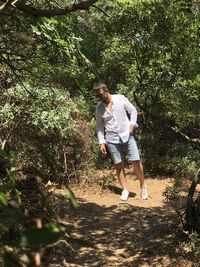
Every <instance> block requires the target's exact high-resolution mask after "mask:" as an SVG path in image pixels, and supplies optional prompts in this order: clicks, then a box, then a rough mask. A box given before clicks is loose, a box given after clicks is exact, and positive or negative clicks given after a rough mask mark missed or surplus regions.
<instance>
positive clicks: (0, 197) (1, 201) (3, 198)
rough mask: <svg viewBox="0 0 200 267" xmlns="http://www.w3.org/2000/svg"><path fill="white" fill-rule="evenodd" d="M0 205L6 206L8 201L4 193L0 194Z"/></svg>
mask: <svg viewBox="0 0 200 267" xmlns="http://www.w3.org/2000/svg"><path fill="white" fill-rule="evenodd" d="M0 204H2V205H3V206H8V201H7V198H6V196H5V194H4V193H2V192H0Z"/></svg>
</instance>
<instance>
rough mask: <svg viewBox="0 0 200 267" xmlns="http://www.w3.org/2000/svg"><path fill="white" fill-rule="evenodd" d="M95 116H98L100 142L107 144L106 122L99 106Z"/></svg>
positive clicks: (97, 126)
mask: <svg viewBox="0 0 200 267" xmlns="http://www.w3.org/2000/svg"><path fill="white" fill-rule="evenodd" d="M95 116H96V128H97V138H98V141H99V144H105V143H106V140H105V129H104V123H103V119H102V117H101V116H100V114H99V112H98V109H97V108H96V112H95Z"/></svg>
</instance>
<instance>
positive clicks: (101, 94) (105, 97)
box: [96, 88, 110, 104]
mask: <svg viewBox="0 0 200 267" xmlns="http://www.w3.org/2000/svg"><path fill="white" fill-rule="evenodd" d="M96 97H97V98H99V99H100V100H101V101H102V102H103V103H105V104H109V103H110V98H109V92H108V91H105V90H104V89H102V88H100V89H99V90H98V91H97V93H96Z"/></svg>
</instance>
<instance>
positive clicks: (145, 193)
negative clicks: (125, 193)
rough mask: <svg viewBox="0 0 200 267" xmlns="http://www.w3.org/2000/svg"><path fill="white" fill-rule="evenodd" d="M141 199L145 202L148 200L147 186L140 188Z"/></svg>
mask: <svg viewBox="0 0 200 267" xmlns="http://www.w3.org/2000/svg"><path fill="white" fill-rule="evenodd" d="M141 198H142V199H143V200H146V199H147V198H148V191H147V186H146V185H143V186H142V187H141Z"/></svg>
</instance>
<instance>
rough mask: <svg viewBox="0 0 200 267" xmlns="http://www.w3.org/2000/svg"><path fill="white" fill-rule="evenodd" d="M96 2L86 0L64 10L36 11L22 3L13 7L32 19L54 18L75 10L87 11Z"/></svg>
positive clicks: (17, 3)
mask: <svg viewBox="0 0 200 267" xmlns="http://www.w3.org/2000/svg"><path fill="white" fill-rule="evenodd" d="M97 1H98V0H86V1H84V2H80V3H77V4H73V5H70V6H66V7H64V8H56V7H55V8H51V9H37V8H36V7H33V6H30V4H29V5H27V4H25V2H24V1H20V0H19V1H15V5H14V7H15V8H16V9H18V10H20V11H21V12H23V13H24V14H26V15H28V16H34V17H54V16H61V15H66V14H68V13H71V12H75V11H77V10H88V9H89V8H90V7H91V6H92V5H93V4H94V3H96V2H97Z"/></svg>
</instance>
